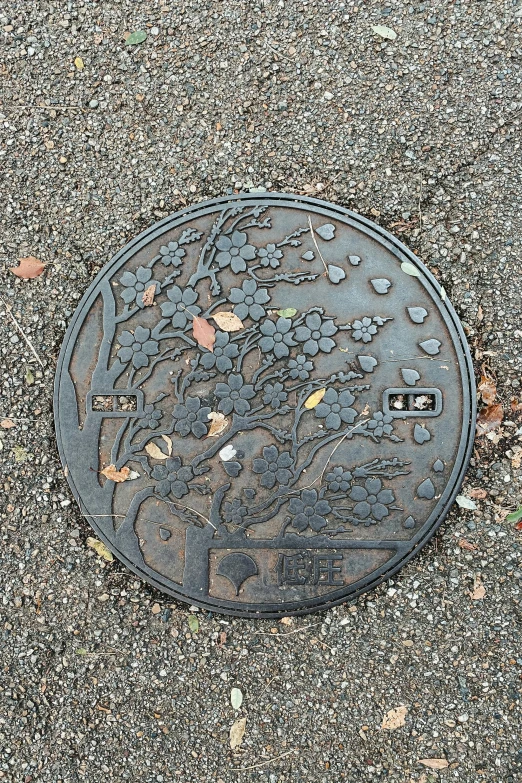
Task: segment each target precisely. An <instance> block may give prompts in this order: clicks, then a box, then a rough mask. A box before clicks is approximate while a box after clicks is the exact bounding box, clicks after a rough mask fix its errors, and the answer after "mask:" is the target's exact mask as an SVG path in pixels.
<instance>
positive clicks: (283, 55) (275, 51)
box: [265, 41, 294, 62]
mask: <svg viewBox="0 0 522 783" xmlns="http://www.w3.org/2000/svg"><path fill="white" fill-rule="evenodd" d="M265 43H266V45H267V46H268V48H269V49H271V50H272V51H273V52H274V54H277V56H278V57H284V58H285V60H290V62H293V59H294V58H293V57H289V56H288V55H287V54H283V53H282V52H278V51H277V49H274V47H273V46H270V44H269V43H268V41H265Z"/></svg>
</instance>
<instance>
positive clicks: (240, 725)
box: [230, 718, 246, 750]
mask: <svg viewBox="0 0 522 783" xmlns="http://www.w3.org/2000/svg"><path fill="white" fill-rule="evenodd" d="M245 729H246V718H240V720H236V722H235V723H233V724H232V726H231V728H230V747H231V748H232V750H235V749H236V748H239V746H240V745H241V743H242V742H243V737H244V735H245Z"/></svg>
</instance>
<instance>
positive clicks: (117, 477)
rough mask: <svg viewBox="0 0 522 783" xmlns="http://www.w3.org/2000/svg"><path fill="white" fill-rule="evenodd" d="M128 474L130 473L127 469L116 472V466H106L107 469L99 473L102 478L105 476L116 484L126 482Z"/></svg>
mask: <svg viewBox="0 0 522 783" xmlns="http://www.w3.org/2000/svg"><path fill="white" fill-rule="evenodd" d="M129 473H130V469H129V468H122V469H121V470H116V465H107V467H106V468H104V469H103V470H102V471H101V474H102V476H105V477H106V478H108V479H110V480H111V481H115V482H116V483H117V484H119V483H120V482H122V481H127V479H128V478H129Z"/></svg>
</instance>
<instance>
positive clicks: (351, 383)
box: [55, 194, 475, 616]
mask: <svg viewBox="0 0 522 783" xmlns="http://www.w3.org/2000/svg"><path fill="white" fill-rule="evenodd" d="M471 377H472V366H471V361H470V356H469V353H468V349H467V346H466V342H465V338H464V334H463V331H462V328H461V327H460V325H459V322H458V319H457V317H456V315H455V313H454V311H453V308H452V307H451V305H450V303H449V302H448V300H447V299H446V297H445V295H444V292H443V290H442V289H441V288H440V286H439V285H438V283H437V282H436V281H435V279H434V278H433V277H432V275H431V274H430V273H429V272H428V271H427V270H426V269H425V268H424V266H423V265H422V264H421V263H420V262H419V261H418V260H417V259H416V258H415V257H414V256H413V255H412V254H411V253H410V252H409V251H408V250H407V249H406V248H405V247H404V246H403V245H401V243H400V242H398V241H397V240H396V239H395V238H394V237H392V236H391V235H389V234H387V233H386V232H385V231H383V230H382V229H380V228H379V227H378V226H376V225H375V224H373V223H371V222H370V221H368V220H365V219H363V218H361V217H360V216H358V215H356V214H354V213H351V212H348V211H347V210H345V209H342V208H340V207H337V206H335V205H331V204H326V203H324V202H321V201H317V200H315V199H308V198H300V197H296V196H290V195H284V194H264V195H262V196H260V195H259V194H256V195H255V196H254V195H242V196H238V197H229V198H222V199H216V200H214V201H209V202H205V203H203V204H199V205H198V206H196V207H194V208H190V209H187V210H184V211H183V212H180V213H177V214H176V215H174V216H172V217H170V218H167V219H166V220H163V221H162V222H160V223H158V224H156V225H155V226H153V227H152V228H151V229H149V230H148V231H146V232H144V233H143V234H141V235H140V236H139V237H137V238H136V239H135V240H133V241H132V242H131V243H130V244H129V245H127V247H125V248H124V249H123V250H122V251H121V252H120V253H118V254H117V255H116V256H115V258H114V259H113V260H112V261H111V263H109V264H108V265H107V266H106V267H105V268H104V269H103V270H102V272H101V273H100V274H99V275H98V277H97V278H96V280H95V281H94V283H93V284H92V285H91V287H90V288H89V290H88V291H87V293H86V294H85V296H84V298H83V300H82V302H81V303H80V305H79V307H78V309H77V311H76V313H75V315H74V317H73V320H72V323H71V325H70V327H69V330H68V332H67V335H66V338H65V341H64V345H63V348H62V352H61V356H60V360H59V365H58V374H57V380H56V391H55V410H56V430H57V436H58V443H59V447H60V452H61V456H62V460H63V463H64V465H65V466H66V468H67V478H68V481H69V483H70V485H71V488H72V490H73V492H74V494H75V496H76V498H77V500H78V502H79V504H80V507H81V510H82V513H83V514H84V515H85V517H86V518H87V519H88V520H89V522H90V523H91V525H92V526H93V528H94V529H95V530H96V533H97V535H98V536H99V537H100V538H101V539H103V541H104V542H105V543H106V544H107V545H108V546H109V547H110V548H111V549H112V551H113V552H114V553H115V554H116V555H117V556H118V557H119V558H120V559H121V560H123V562H125V563H126V564H127V565H128V566H129V567H130V568H131V569H132V570H133V571H134V572H135V573H137V574H138V575H139V576H141V577H142V578H143V579H146V580H147V581H148V582H150V583H151V584H153V585H155V586H156V587H158V588H159V589H161V590H164V591H166V592H168V593H170V594H172V595H174V596H175V597H177V598H180V599H182V600H184V601H187V602H190V603H194V604H198V605H200V606H203V607H205V608H207V609H212V610H215V611H222V612H227V613H231V614H239V615H250V616H252V615H256V616H274V615H278V614H289V613H304V612H309V611H312V610H314V609H318V608H321V607H326V606H328V605H331V604H334V603H338V602H340V601H343V600H345V599H346V598H348V597H349V596H355V595H357V594H359V593H361V592H362V591H364V590H368V589H369V588H371V587H374V586H375V585H376V584H378V583H379V582H380V581H381V580H382V579H384V578H386V577H388V576H390V575H391V574H393V573H394V572H395V571H397V569H398V568H400V566H401V565H402V564H404V563H405V562H406V561H407V560H409V559H410V558H411V557H412V556H413V555H414V554H415V553H416V552H417V551H418V550H419V549H420V548H421V547H422V546H423V544H425V543H426V541H427V540H428V539H429V538H430V536H431V535H432V534H433V533H434V531H435V529H436V528H437V526H438V524H439V523H440V522H441V520H442V519H443V518H444V516H445V514H446V513H447V511H448V508H449V506H450V505H451V503H452V501H453V499H454V497H455V494H456V492H457V490H458V487H459V484H460V482H461V480H462V478H463V474H464V471H465V468H466V465H467V460H468V457H469V453H470V449H471V445H472V439H473V422H474V418H475V416H474V414H475V411H474V404H475V400H474V396H473V395H474V391H473V390H474V384H473V383H472V382H471ZM114 471H115V472H116V475H114ZM111 476H113V479H114V480H113V479H111V478H110V477H111ZM124 479H125V480H124Z"/></svg>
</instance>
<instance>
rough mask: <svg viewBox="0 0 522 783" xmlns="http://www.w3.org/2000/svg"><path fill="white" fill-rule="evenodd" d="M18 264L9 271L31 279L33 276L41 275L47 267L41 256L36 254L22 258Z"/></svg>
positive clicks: (25, 278)
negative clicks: (35, 255)
mask: <svg viewBox="0 0 522 783" xmlns="http://www.w3.org/2000/svg"><path fill="white" fill-rule="evenodd" d="M19 261H20V263H19V264H18V266H16V267H15V266H12V267H10V268H9V271H10V272H12V273H13V275H16V276H17V277H21V278H23V279H24V280H31V278H33V277H39V275H41V274H42V272H43V271H44V269H45V264H44V263H42V261H40V259H39V258H35V257H34V256H26V258H20V259H19Z"/></svg>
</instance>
